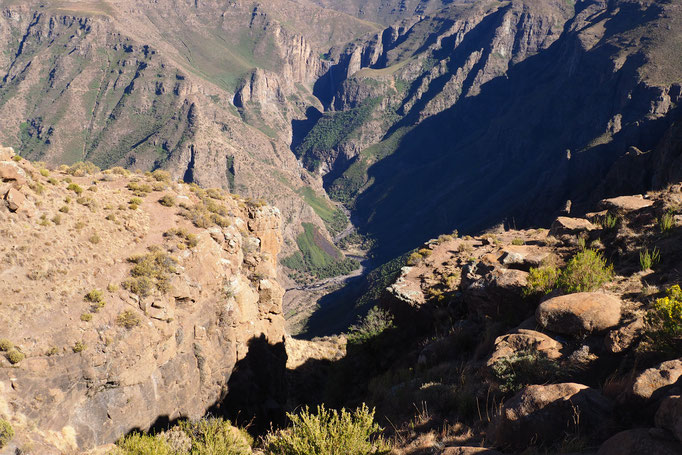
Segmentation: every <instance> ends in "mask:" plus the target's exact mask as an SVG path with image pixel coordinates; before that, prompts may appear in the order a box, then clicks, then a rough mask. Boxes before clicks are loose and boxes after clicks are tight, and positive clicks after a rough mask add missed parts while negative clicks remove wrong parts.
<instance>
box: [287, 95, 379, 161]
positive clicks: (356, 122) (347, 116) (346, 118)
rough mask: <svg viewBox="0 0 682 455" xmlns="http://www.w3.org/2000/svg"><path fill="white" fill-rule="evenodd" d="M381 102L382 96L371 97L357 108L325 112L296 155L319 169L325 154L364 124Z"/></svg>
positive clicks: (298, 148) (297, 149)
mask: <svg viewBox="0 0 682 455" xmlns="http://www.w3.org/2000/svg"><path fill="white" fill-rule="evenodd" d="M379 103H381V98H371V99H368V100H365V101H364V102H363V103H362V104H361V105H360V106H358V107H356V108H355V109H351V110H348V111H341V112H336V113H327V114H325V115H324V116H323V117H322V118H321V119H320V120H319V121H318V122H317V123H316V124H315V126H314V127H313V129H312V130H310V132H308V134H307V135H306V137H305V138H304V139H303V142H302V143H301V145H299V146H298V147H297V148H296V151H295V152H296V156H297V157H298V158H300V159H301V160H302V161H303V165H304V166H305V167H306V168H307V169H309V170H311V171H317V169H318V168H319V167H320V163H321V160H322V158H323V157H324V155H325V154H327V153H328V151H329V150H332V149H333V148H334V147H336V146H338V145H339V144H340V143H341V142H342V141H343V140H345V139H346V138H347V137H349V136H350V135H351V134H352V133H353V131H354V130H356V129H357V128H359V127H360V126H362V125H363V124H364V123H365V122H366V121H367V120H368V119H369V117H370V116H371V114H372V112H373V111H374V109H375V108H376V107H377V106H378V105H379Z"/></svg>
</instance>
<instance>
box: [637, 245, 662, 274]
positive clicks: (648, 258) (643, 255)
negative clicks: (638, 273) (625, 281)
mask: <svg viewBox="0 0 682 455" xmlns="http://www.w3.org/2000/svg"><path fill="white" fill-rule="evenodd" d="M660 261H661V251H660V250H659V249H658V248H656V247H654V249H653V250H651V252H650V251H649V248H644V250H642V251H640V252H639V265H640V266H641V267H642V270H649V269H650V268H651V267H653V266H654V265H656V264H658V263H659V262H660Z"/></svg>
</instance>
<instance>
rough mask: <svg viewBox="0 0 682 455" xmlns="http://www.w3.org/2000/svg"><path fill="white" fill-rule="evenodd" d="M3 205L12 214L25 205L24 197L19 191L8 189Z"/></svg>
mask: <svg viewBox="0 0 682 455" xmlns="http://www.w3.org/2000/svg"><path fill="white" fill-rule="evenodd" d="M5 203H6V204H7V208H9V209H10V211H12V212H16V211H18V210H20V209H21V208H22V207H23V206H24V204H25V203H26V196H24V195H23V194H22V193H21V192H20V191H19V190H16V189H15V188H10V190H9V191H8V192H7V194H5Z"/></svg>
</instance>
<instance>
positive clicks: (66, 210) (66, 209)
mask: <svg viewBox="0 0 682 455" xmlns="http://www.w3.org/2000/svg"><path fill="white" fill-rule="evenodd" d="M59 211H60V212H62V213H69V206H68V205H65V206H63V207H61V208H60V209H59Z"/></svg>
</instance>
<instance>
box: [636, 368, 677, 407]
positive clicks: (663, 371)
mask: <svg viewBox="0 0 682 455" xmlns="http://www.w3.org/2000/svg"><path fill="white" fill-rule="evenodd" d="M680 376H682V359H675V360H669V361H667V362H663V363H661V364H660V365H658V366H655V367H653V368H649V369H648V370H644V371H643V372H642V373H640V374H639V376H637V378H635V382H634V384H633V385H632V394H633V395H634V396H636V397H639V398H644V399H648V398H651V396H652V395H653V394H654V392H656V391H657V390H658V389H661V388H663V387H666V386H669V385H672V384H674V383H675V382H676V381H677V380H678V379H679V378H680Z"/></svg>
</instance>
